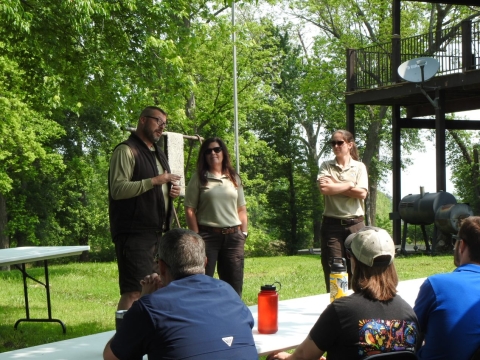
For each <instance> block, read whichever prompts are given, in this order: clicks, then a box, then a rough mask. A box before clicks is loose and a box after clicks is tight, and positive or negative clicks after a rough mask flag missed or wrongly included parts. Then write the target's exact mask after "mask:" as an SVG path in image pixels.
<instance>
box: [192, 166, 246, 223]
mask: <svg viewBox="0 0 480 360" xmlns="http://www.w3.org/2000/svg"><path fill="white" fill-rule="evenodd" d="M236 180H237V184H239V186H238V187H237V188H236V187H235V186H234V185H233V183H232V182H231V181H230V179H229V178H228V177H227V176H225V175H222V177H221V178H217V177H215V176H213V175H212V174H211V173H209V172H207V184H206V185H205V186H204V185H202V184H201V183H200V180H199V179H198V176H197V174H196V173H195V174H194V175H193V176H192V178H191V179H190V182H189V183H188V186H187V190H186V193H185V201H184V205H185V206H187V207H189V208H193V209H196V212H195V215H196V216H197V223H198V225H204V226H212V227H218V228H224V227H231V226H237V225H241V224H242V222H241V221H240V218H239V217H238V208H239V207H240V206H244V205H245V204H246V202H245V197H244V194H243V187H242V185H240V178H239V177H237V179H236Z"/></svg>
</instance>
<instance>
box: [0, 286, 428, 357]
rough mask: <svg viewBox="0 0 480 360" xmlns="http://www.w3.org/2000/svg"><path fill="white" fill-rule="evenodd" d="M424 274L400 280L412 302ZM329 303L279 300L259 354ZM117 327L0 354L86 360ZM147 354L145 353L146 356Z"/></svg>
mask: <svg viewBox="0 0 480 360" xmlns="http://www.w3.org/2000/svg"><path fill="white" fill-rule="evenodd" d="M424 280H425V278H422V279H415V280H407V281H402V282H400V283H399V284H398V292H399V294H400V296H401V297H402V298H403V299H405V301H407V302H408V303H409V304H410V305H411V306H413V305H414V303H415V299H416V297H417V294H418V290H419V288H420V285H421V284H422V283H423V281H424ZM329 303H330V295H329V294H321V295H315V296H307V297H302V298H297V299H291V300H282V301H280V302H279V314H278V332H277V333H275V334H270V335H265V334H260V333H259V332H258V330H257V327H256V325H255V327H254V328H253V330H252V332H253V338H254V340H255V346H256V348H257V352H258V355H266V354H269V353H271V352H273V351H278V350H288V349H293V348H295V347H297V346H298V345H299V344H300V343H301V342H302V341H303V340H304V339H305V338H306V337H307V335H308V333H309V332H310V329H311V328H312V326H313V325H314V324H315V322H316V321H317V319H318V317H319V316H320V314H321V313H322V311H323V310H324V309H325V307H326V306H327V305H328V304H329ZM249 309H250V311H251V312H252V315H253V318H254V320H255V324H256V323H257V320H258V316H257V305H253V306H250V307H249ZM114 334H115V330H112V331H106V332H102V333H99V334H94V335H88V336H82V337H79V338H74V339H69V340H64V341H58V342H54V343H50V344H44V345H39V346H34V347H31V348H26V349H20V350H15V351H10V352H6V353H2V354H0V360H7V359H8V360H11V359H20V358H21V359H42V360H84V359H91V360H96V359H99V360H100V359H102V358H103V355H102V354H103V349H104V347H105V344H106V343H107V341H108V340H110V339H111V338H112V336H113V335H114ZM146 358H147V356H145V357H144V359H146Z"/></svg>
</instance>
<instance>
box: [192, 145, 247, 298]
mask: <svg viewBox="0 0 480 360" xmlns="http://www.w3.org/2000/svg"><path fill="white" fill-rule="evenodd" d="M184 205H185V216H186V220H187V225H188V228H189V229H190V230H192V231H195V232H196V233H198V234H199V235H200V236H201V237H202V238H203V240H204V241H205V246H206V249H205V250H206V253H207V261H208V262H207V266H206V268H205V274H206V275H209V276H212V277H213V275H214V273H215V266H216V265H217V266H218V269H217V271H218V276H219V278H220V280H223V281H225V282H227V283H229V284H230V285H231V286H232V287H233V288H234V289H235V291H236V292H237V293H238V295H239V296H240V297H241V296H242V288H243V264H244V253H245V251H244V247H245V240H246V238H247V235H248V234H247V231H248V230H247V229H248V228H247V226H248V225H247V223H248V220H247V207H246V203H245V197H244V195H243V187H242V182H241V180H240V176H239V175H238V174H237V173H236V171H235V170H234V169H233V167H232V164H231V163H230V156H229V154H228V150H227V147H226V146H225V143H224V142H223V140H222V139H220V138H218V137H215V138H209V139H207V140H205V141H204V142H203V143H202V145H201V147H200V151H199V154H198V161H197V171H196V173H195V174H194V175H193V176H192V178H191V179H190V182H189V183H188V186H187V190H186V195H185V202H184Z"/></svg>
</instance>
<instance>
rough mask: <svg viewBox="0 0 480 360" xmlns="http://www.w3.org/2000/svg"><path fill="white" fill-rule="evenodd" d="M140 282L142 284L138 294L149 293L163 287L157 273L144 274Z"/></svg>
mask: <svg viewBox="0 0 480 360" xmlns="http://www.w3.org/2000/svg"><path fill="white" fill-rule="evenodd" d="M140 284H141V285H142V294H141V295H140V296H143V295H148V294H151V293H153V292H155V291H157V290H158V289H160V288H162V287H163V284H162V280H161V279H160V276H158V274H157V273H153V274H152V275H147V276H145V277H144V278H143V280H140Z"/></svg>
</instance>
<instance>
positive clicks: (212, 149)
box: [205, 146, 222, 155]
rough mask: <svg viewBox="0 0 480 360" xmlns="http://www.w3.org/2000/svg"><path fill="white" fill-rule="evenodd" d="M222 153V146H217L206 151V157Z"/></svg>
mask: <svg viewBox="0 0 480 360" xmlns="http://www.w3.org/2000/svg"><path fill="white" fill-rule="evenodd" d="M220 151H222V148H221V147H220V146H216V147H214V148H210V149H207V150H205V155H209V154H211V153H212V152H215V154H218V153H219V152H220Z"/></svg>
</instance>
